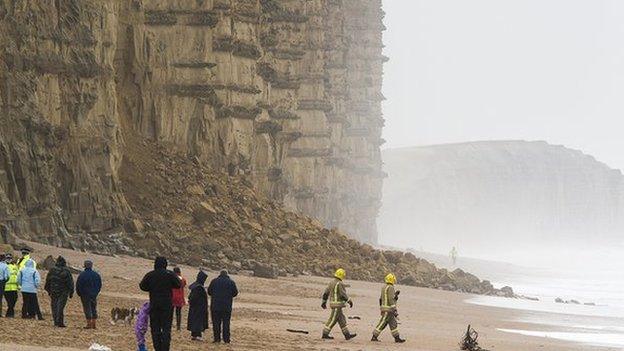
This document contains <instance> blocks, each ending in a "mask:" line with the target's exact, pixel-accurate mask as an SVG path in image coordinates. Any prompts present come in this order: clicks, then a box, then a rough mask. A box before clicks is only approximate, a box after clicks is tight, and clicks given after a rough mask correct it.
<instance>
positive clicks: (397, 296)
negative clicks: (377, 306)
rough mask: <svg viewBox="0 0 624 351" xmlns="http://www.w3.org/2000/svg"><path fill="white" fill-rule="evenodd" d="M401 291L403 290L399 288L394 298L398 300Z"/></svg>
mask: <svg viewBox="0 0 624 351" xmlns="http://www.w3.org/2000/svg"><path fill="white" fill-rule="evenodd" d="M400 293H401V290H398V291H397V292H395V293H394V300H395V301H396V300H398V299H399V294H400Z"/></svg>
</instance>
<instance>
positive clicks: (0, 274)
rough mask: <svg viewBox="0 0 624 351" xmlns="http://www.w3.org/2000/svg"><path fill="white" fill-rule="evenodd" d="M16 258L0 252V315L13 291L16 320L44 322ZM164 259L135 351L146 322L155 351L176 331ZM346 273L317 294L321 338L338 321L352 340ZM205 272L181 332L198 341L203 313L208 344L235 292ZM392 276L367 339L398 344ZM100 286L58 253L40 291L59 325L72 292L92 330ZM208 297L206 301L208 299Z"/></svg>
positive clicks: (151, 278) (176, 300)
mask: <svg viewBox="0 0 624 351" xmlns="http://www.w3.org/2000/svg"><path fill="white" fill-rule="evenodd" d="M21 253H22V257H20V258H19V259H18V260H17V261H14V260H13V256H12V255H11V254H10V253H8V254H4V255H0V317H1V316H2V301H3V298H4V299H5V300H6V302H7V310H6V314H5V316H6V317H8V318H11V317H14V316H15V305H16V303H17V300H18V292H21V295H22V300H23V302H22V318H27V319H34V318H37V319H39V320H44V318H43V315H42V313H41V309H40V308H39V299H38V297H37V294H38V290H39V288H40V285H41V280H42V279H41V276H40V274H39V272H38V271H37V263H36V262H35V260H34V259H33V258H31V256H30V250H29V249H26V248H25V249H23V250H21ZM167 266H168V262H167V259H166V258H164V257H157V258H156V260H155V261H154V270H152V271H150V272H149V273H147V274H146V275H145V276H144V277H143V279H142V280H141V283H140V284H139V287H140V289H141V290H143V291H146V292H148V293H149V302H145V303H144V304H143V305H142V307H141V308H140V310H139V313H138V316H137V322H136V325H135V335H136V338H137V345H138V349H139V351H145V350H147V348H146V343H145V335H146V333H147V329H148V325H149V329H150V331H151V336H152V342H153V345H154V350H155V351H169V350H170V345H171V329H172V324H173V316H174V314H175V320H176V329H177V330H181V324H182V308H183V307H184V306H185V305H186V304H187V303H186V300H185V288H186V283H187V282H186V279H184V278H183V277H182V272H181V270H180V268H179V267H175V268H174V269H173V271H170V270H168V269H167ZM345 278H346V271H345V270H344V269H342V268H340V269H338V270H336V272H335V273H334V278H333V280H332V281H331V282H330V283H329V285H328V286H327V288H326V289H325V292H324V294H323V298H322V299H323V301H322V303H321V307H322V308H323V309H327V307H328V302H329V308H330V309H331V314H330V316H329V320H328V321H327V323H326V324H325V326H324V328H323V334H322V338H323V339H333V337H331V336H330V332H331V330H332V329H333V327H334V326H335V325H336V324H338V325H339V326H340V328H341V330H342V333H343V334H344V337H345V339H346V340H350V339H353V338H354V337H356V334H352V333H351V332H350V331H349V329H348V327H347V318H346V317H345V314H344V312H343V308H346V306H347V305H349V306H350V307H353V301H352V300H351V299H350V298H349V296H348V295H347V291H346V286H345V284H344V279H345ZM207 279H208V275H207V274H206V273H205V272H204V271H202V270H200V271H199V272H198V273H197V277H196V279H195V282H193V283H192V284H191V285H190V286H189V287H188V289H189V295H188V305H189V312H188V320H187V330H189V331H190V332H191V339H192V340H194V341H202V340H203V339H202V334H203V333H204V332H205V331H206V330H207V329H208V322H209V311H210V317H211V319H212V327H213V328H212V329H213V342H214V343H219V342H221V341H223V342H224V343H230V319H231V316H232V302H233V299H234V298H235V297H236V296H237V295H238V289H237V287H236V283H235V282H234V281H233V280H232V279H231V278H230V277H229V275H228V272H227V271H225V270H223V271H221V272H220V274H219V276H218V277H216V278H215V279H213V280H212V281H211V282H210V284H209V285H208V287H206V286H205V284H206V280H207ZM395 284H396V277H395V276H394V274H392V273H389V274H388V275H386V277H385V285H384V286H383V287H382V289H381V296H380V298H379V307H380V311H381V318H380V320H379V322H378V323H377V325H376V327H375V329H374V330H373V333H372V338H371V341H374V342H377V341H379V335H380V334H381V332H382V331H383V330H384V329H385V328H386V327H390V332H391V334H392V336H393V337H394V340H395V342H397V343H403V342H405V340H404V339H401V337H400V335H399V330H398V326H397V325H398V323H397V318H398V312H397V305H396V303H397V300H398V298H399V293H400V291H395V289H394V285H395ZM101 289H102V279H101V277H100V275H99V274H98V273H97V272H96V271H94V270H93V262H92V261H91V260H86V261H84V270H83V271H82V272H81V273H80V274H79V276H78V278H77V280H76V284H74V280H73V276H72V273H71V271H70V270H69V268H68V267H67V262H66V260H65V259H64V258H63V257H62V256H59V257H58V258H57V259H56V262H55V265H54V267H52V268H51V269H50V270H49V271H48V273H47V276H46V279H45V285H44V290H45V291H46V292H47V293H48V295H49V296H50V305H51V311H52V318H53V320H54V326H55V327H59V328H64V327H65V318H64V310H65V306H66V304H67V301H68V299H71V298H73V296H74V292H75V293H76V294H77V295H78V296H79V297H80V300H81V303H82V307H83V311H84V314H85V318H86V320H87V324H86V326H85V327H84V328H85V329H95V328H96V320H97V318H98V314H97V297H98V295H99V293H100V291H101ZM208 296H210V303H208Z"/></svg>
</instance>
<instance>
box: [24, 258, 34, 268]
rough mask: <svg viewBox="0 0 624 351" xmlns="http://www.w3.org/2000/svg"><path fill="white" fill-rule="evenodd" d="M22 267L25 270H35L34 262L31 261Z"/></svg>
mask: <svg viewBox="0 0 624 351" xmlns="http://www.w3.org/2000/svg"><path fill="white" fill-rule="evenodd" d="M24 266H25V267H26V268H35V262H33V260H28V261H26V264H25V265H24Z"/></svg>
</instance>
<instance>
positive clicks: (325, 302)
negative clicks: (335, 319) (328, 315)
mask: <svg viewBox="0 0 624 351" xmlns="http://www.w3.org/2000/svg"><path fill="white" fill-rule="evenodd" d="M321 308H322V309H324V310H326V309H327V301H323V303H322V304H321Z"/></svg>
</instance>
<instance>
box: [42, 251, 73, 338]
mask: <svg viewBox="0 0 624 351" xmlns="http://www.w3.org/2000/svg"><path fill="white" fill-rule="evenodd" d="M44 289H45V291H47V292H48V295H50V305H51V308H52V318H53V319H54V326H55V327H58V328H65V327H66V326H65V315H64V312H65V306H66V305H67V299H68V298H70V299H71V298H72V297H74V277H72V274H71V272H70V271H69V268H67V262H66V261H65V258H63V256H59V257H58V258H57V259H56V264H55V265H54V267H52V269H50V271H49V272H48V275H47V277H46V283H45V287H44Z"/></svg>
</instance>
